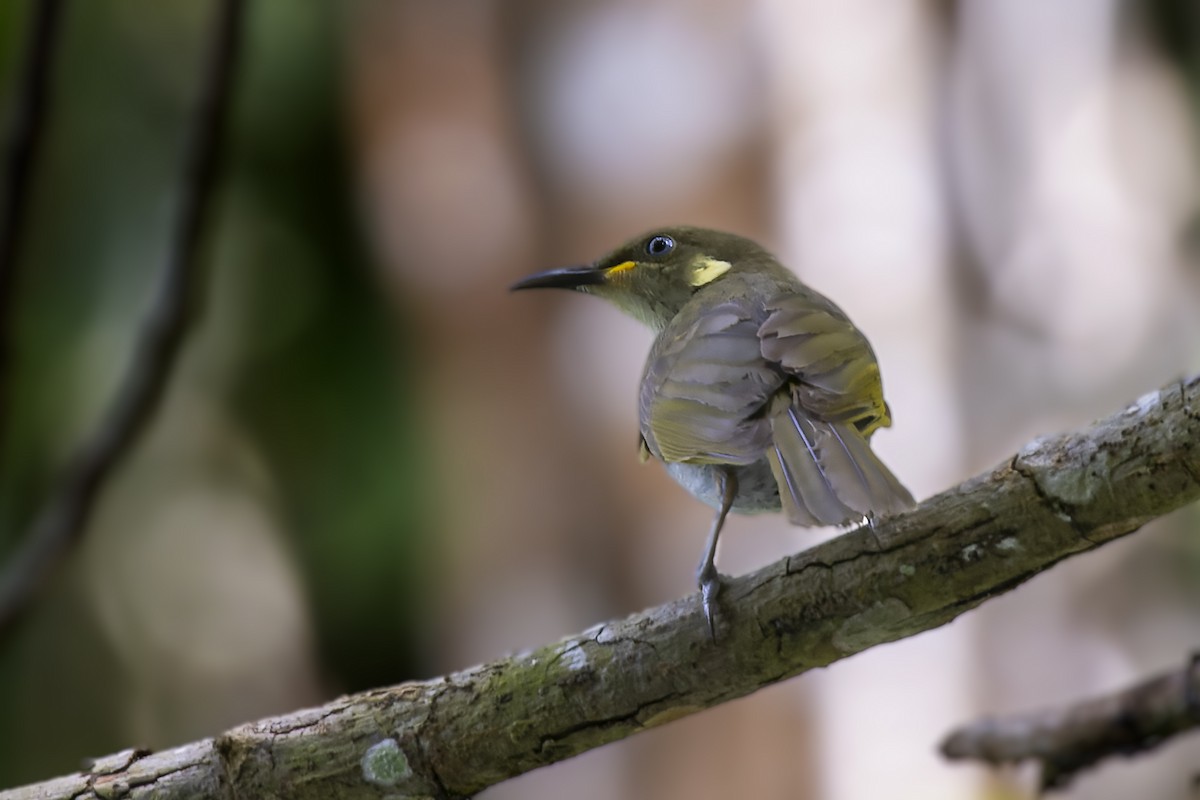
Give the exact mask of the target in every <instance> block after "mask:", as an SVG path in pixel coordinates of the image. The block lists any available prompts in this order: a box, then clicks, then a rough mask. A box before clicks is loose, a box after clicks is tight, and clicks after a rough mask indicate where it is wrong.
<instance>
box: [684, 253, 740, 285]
mask: <svg viewBox="0 0 1200 800" xmlns="http://www.w3.org/2000/svg"><path fill="white" fill-rule="evenodd" d="M732 266H733V265H732V264H730V263H729V262H728V261H718V260H717V259H715V258H707V257H704V258H699V259H697V260H696V261H695V262H694V263H693V264H692V274H691V277H690V278H689V279H688V283H690V284H691V285H692V286H704V285H705V284H707V283H712V282H713V281H715V280H716V279H717V278H719V277H721V276H722V275H724V274H725V273H726V272H729V269H730V267H732Z"/></svg>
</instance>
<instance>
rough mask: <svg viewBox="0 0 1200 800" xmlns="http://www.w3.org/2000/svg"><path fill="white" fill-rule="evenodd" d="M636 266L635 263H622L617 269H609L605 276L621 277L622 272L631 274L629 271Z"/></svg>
mask: <svg viewBox="0 0 1200 800" xmlns="http://www.w3.org/2000/svg"><path fill="white" fill-rule="evenodd" d="M636 266H637V264H636V263H635V262H633V261H622V262H621V263H620V264H617V265H616V266H615V267H609V268H608V269H607V270H605V272H604V274H605V275H607V276H608V277H610V278H611V277H612V276H613V275H620V274H621V273H622V272H629V270H631V269H633V268H634V267H636Z"/></svg>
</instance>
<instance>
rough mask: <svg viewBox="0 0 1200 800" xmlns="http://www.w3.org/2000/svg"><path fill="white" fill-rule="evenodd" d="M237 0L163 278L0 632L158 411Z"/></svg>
mask: <svg viewBox="0 0 1200 800" xmlns="http://www.w3.org/2000/svg"><path fill="white" fill-rule="evenodd" d="M243 5H244V3H243V0H220V1H219V3H218V10H217V15H216V16H217V18H216V23H215V30H214V33H213V36H212V41H211V44H210V47H209V51H208V54H207V56H206V60H205V62H204V75H203V84H202V86H201V90H200V98H199V104H198V107H197V109H196V112H195V116H194V117H193V120H192V124H191V128H190V130H189V133H188V136H189V139H188V142H187V145H186V149H185V152H184V160H183V175H182V178H181V182H180V198H179V207H178V209H177V211H176V215H175V221H174V229H173V231H172V233H171V239H170V242H169V243H168V250H167V256H166V261H165V264H164V265H163V271H162V276H161V281H162V283H161V285H160V286H159V290H158V293H157V295H156V297H155V299H154V300H153V302H152V305H151V308H150V310H149V312H148V313H147V316H146V319H145V320H144V322H143V323H142V329H141V331H140V332H139V334H138V336H137V339H136V342H135V344H134V350H133V353H132V355H131V357H130V364H129V367H128V372H127V374H126V375H125V378H124V379H123V381H122V383H121V385H120V387H119V388H118V390H117V395H116V398H115V399H114V400H113V403H112V406H111V407H110V408H109V410H108V412H107V414H106V415H105V417H104V418H103V419H102V420H101V421H100V423H99V425H98V427H97V429H96V431H95V432H94V433H93V434H92V436H91V438H90V439H89V440H87V441H86V442H85V443H84V444H83V445H82V446H81V448H80V450H79V452H78V453H77V454H76V455H75V458H74V459H73V461H72V462H71V464H70V465H69V466H68V468H67V472H66V475H65V476H64V477H63V479H62V481H61V483H60V484H59V485H58V486H57V487H56V488H55V489H54V490H53V492H52V494H51V496H50V497H49V498H48V499H47V501H46V503H45V504H44V506H43V508H42V511H41V512H40V513H39V514H38V516H37V517H36V519H35V520H34V523H33V526H32V528H31V529H30V531H29V533H28V534H27V538H26V539H25V540H24V541H23V542H22V544H21V546H20V549H19V550H18V551H17V553H16V554H15V555H14V556H13V557H12V558H11V559H10V560H9V562H8V563H7V564H5V565H4V568H3V571H2V572H0V631H4V630H6V629H7V628H8V627H9V626H11V624H12V623H13V621H14V620H16V619H17V617H18V616H19V615H20V613H21V612H22V611H24V610H25V609H26V608H27V607H28V606H29V603H30V601H31V600H32V599H33V597H34V596H35V594H36V593H37V591H38V589H39V588H40V587H41V586H42V585H43V584H44V583H45V582H46V580H47V578H48V577H49V576H50V574H51V572H52V571H53V569H54V568H55V567H56V566H58V565H59V564H60V563H61V561H62V559H63V556H64V555H65V554H66V552H67V551H68V549H69V547H70V545H71V544H73V543H74V542H76V541H77V540H78V539H79V538H80V536H81V534H82V532H83V530H84V529H85V527H86V525H87V521H88V517H89V515H90V513H91V511H92V508H93V507H94V505H95V501H96V498H97V496H98V495H99V490H100V488H101V487H102V485H103V483H104V481H105V478H106V477H107V476H108V475H109V474H110V473H111V472H112V469H113V467H114V466H115V465H116V464H117V463H118V462H119V461H120V459H121V458H122V457H123V456H124V455H126V454H127V453H128V452H129V450H130V448H131V445H132V444H133V443H134V441H135V440H136V438H137V436H138V434H139V433H141V431H142V430H143V429H145V427H146V426H147V423H148V422H149V421H150V419H151V418H152V417H153V415H154V411H155V409H156V408H157V406H158V404H159V401H160V400H161V399H162V396H163V394H164V391H165V389H166V386H167V380H168V378H169V377H170V374H171V368H172V366H173V364H174V363H175V361H176V357H177V356H178V354H179V351H180V350H181V349H182V345H183V343H184V338H185V336H186V334H187V331H188V327H189V322H190V321H191V319H192V317H193V316H194V315H195V312H196V310H197V309H196V304H197V295H198V294H199V289H200V286H201V283H202V279H203V277H204V276H203V270H202V269H201V266H202V264H201V260H200V257H199V253H198V249H199V247H198V245H199V242H200V238H201V235H202V233H203V232H204V229H205V226H206V224H207V223H208V221H209V218H210V216H211V211H212V203H211V195H212V188H213V185H214V183H215V180H216V173H217V167H218V164H219V161H220V158H219V156H220V144H221V138H222V137H221V132H222V130H223V129H224V127H225V122H226V118H227V117H228V115H229V105H230V93H231V87H232V77H233V71H234V61H235V56H236V54H237V50H238V43H239V40H240V38H241V29H242V24H243V19H242V18H243Z"/></svg>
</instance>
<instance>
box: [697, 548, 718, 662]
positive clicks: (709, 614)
mask: <svg viewBox="0 0 1200 800" xmlns="http://www.w3.org/2000/svg"><path fill="white" fill-rule="evenodd" d="M696 578H697V581H698V583H699V584H700V599H701V602H702V603H703V605H704V619H705V621H707V622H708V636H709V638H710V639H712V641H713V642H714V643H715V642H716V641H717V624H716V612H717V596H718V595H719V594H720V593H721V580H722V575H721V573H719V572H717V568H716V566H714V565H712V564H708V565H706V566H705V567H704V568H703V569H701V570H700V572H699V573H698V574H697V575H696Z"/></svg>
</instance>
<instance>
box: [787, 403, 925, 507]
mask: <svg viewBox="0 0 1200 800" xmlns="http://www.w3.org/2000/svg"><path fill="white" fill-rule="evenodd" d="M771 434H772V435H771V438H772V446H771V447H768V448H767V460H768V461H770V464H771V471H772V472H773V473H774V474H775V482H776V483H778V484H779V497H780V499H781V500H782V502H783V510H784V512H785V513H786V514H787V517H788V520H789V521H790V522H791V523H792V524H794V525H808V526H818V525H845V524H847V523H850V522H856V521H858V520H861V519H862V518H863V517H867V516H873V515H876V514H888V513H893V512H896V511H902V510H903V509H906V508H909V507H910V506H912V505H913V497H912V495H911V494H909V492H908V490H907V489H905V488H904V486H903V485H901V483H900V481H898V480H896V476H895V475H893V474H892V472H891V470H889V469H888V468H887V467H886V466H884V463H883V462H882V461H880V460H879V457H878V456H876V455H875V453H874V452H872V450H871V445H870V443H869V442H868V441H867V440H866V438H865V437H864V436H863V435H862V433H860V432H859V430H858V429H857V428H856V427H855V426H854V425H853V424H852V423H847V422H824V421H821V420H814V419H812V418H810V417H809V416H807V415H806V414H805V413H804V412H803V411H801V410H799V409H797V408H796V406H795V405H794V404H787V405H784V404H783V403H780V404H779V405H778V406H777V407H776V408H775V409H773V410H772V413H771Z"/></svg>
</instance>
